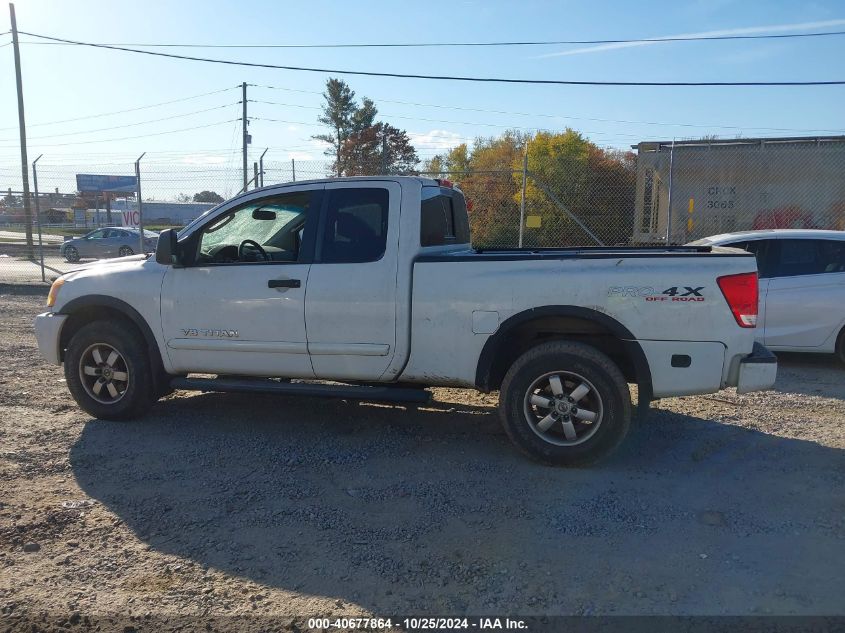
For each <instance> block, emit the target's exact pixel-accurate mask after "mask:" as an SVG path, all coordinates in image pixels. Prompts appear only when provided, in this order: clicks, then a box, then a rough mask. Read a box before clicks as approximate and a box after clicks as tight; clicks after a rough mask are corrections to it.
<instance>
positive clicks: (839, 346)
mask: <svg viewBox="0 0 845 633" xmlns="http://www.w3.org/2000/svg"><path fill="white" fill-rule="evenodd" d="M836 355H837V356H838V357H839V361H840V362H842V363H845V328H842V331H841V332H840V333H839V338H837V339H836Z"/></svg>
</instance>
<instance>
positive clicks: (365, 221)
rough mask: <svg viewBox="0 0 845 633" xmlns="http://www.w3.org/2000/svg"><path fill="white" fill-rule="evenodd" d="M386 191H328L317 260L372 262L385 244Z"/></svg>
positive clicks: (387, 196) (383, 248) (376, 189)
mask: <svg viewBox="0 0 845 633" xmlns="http://www.w3.org/2000/svg"><path fill="white" fill-rule="evenodd" d="M388 204H389V194H388V191H387V189H382V188H368V189H357V188H355V189H332V190H330V192H329V201H328V208H327V212H326V224H325V227H324V229H323V239H322V243H321V250H320V261H322V262H329V263H361V262H374V261H376V260H379V259H381V257H382V255H384V250H385V246H386V245H387V210H388Z"/></svg>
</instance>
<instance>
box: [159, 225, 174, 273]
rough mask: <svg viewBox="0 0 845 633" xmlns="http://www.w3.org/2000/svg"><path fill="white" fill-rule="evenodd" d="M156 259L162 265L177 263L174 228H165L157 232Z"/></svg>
mask: <svg viewBox="0 0 845 633" xmlns="http://www.w3.org/2000/svg"><path fill="white" fill-rule="evenodd" d="M156 261H157V262H158V263H159V264H162V265H164V266H172V265H173V264H178V263H179V257H178V253H177V243H176V231H175V230H173V229H165V230H164V231H162V232H161V233H160V234H159V236H158V244H156Z"/></svg>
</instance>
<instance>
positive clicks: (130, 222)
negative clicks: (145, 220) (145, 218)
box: [120, 209, 141, 228]
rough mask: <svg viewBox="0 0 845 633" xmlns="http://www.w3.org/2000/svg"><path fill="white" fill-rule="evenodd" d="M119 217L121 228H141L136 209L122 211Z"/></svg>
mask: <svg viewBox="0 0 845 633" xmlns="http://www.w3.org/2000/svg"><path fill="white" fill-rule="evenodd" d="M120 215H121V224H123V226H125V227H127V228H129V227H132V228H138V227H139V226H141V214H140V213H139V212H138V210H137V209H136V210H134V211H122V212H121V214H120Z"/></svg>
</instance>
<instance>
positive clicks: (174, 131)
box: [0, 119, 234, 147]
mask: <svg viewBox="0 0 845 633" xmlns="http://www.w3.org/2000/svg"><path fill="white" fill-rule="evenodd" d="M233 120H234V119H226V120H225V121H217V122H216V123H208V124H206V125H197V126H194V127H186V128H180V129H178V130H167V131H166V132H153V133H151V134H140V135H138V136H124V137H121V138H105V139H98V140H96V141H73V142H70V143H46V144H39V145H38V146H39V147H64V146H66V145H90V144H91V143H111V142H113V141H129V140H132V139H138V138H149V137H151V136H164V135H166V134H176V133H177V132H188V131H190V130H200V129H202V128H207V127H212V126H215V125H223V124H224V123H231V122H232V121H233ZM0 147H14V145H0Z"/></svg>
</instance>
